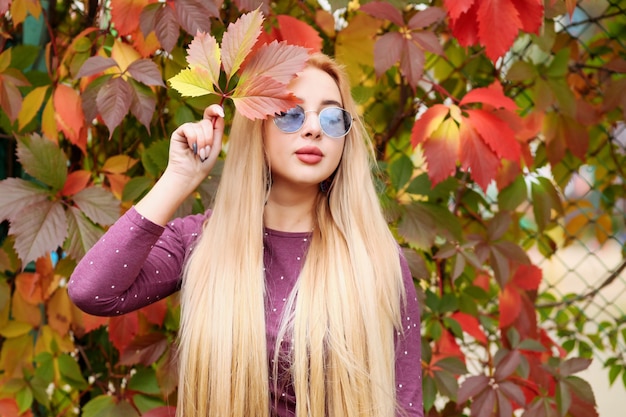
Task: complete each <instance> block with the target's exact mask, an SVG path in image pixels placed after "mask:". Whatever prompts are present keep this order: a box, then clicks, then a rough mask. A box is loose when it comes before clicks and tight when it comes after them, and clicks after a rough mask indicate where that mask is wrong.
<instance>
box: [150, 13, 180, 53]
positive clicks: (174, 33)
mask: <svg viewBox="0 0 626 417" xmlns="http://www.w3.org/2000/svg"><path fill="white" fill-rule="evenodd" d="M155 20H156V23H155V25H154V32H155V34H156V37H157V39H158V40H159V42H160V43H161V46H162V47H163V49H164V50H165V51H166V52H172V49H174V46H176V42H177V41H178V36H179V35H180V29H179V25H178V20H177V19H176V13H175V12H174V10H172V8H171V7H169V6H165V7H161V8H160V9H159V10H158V11H157V13H156V18H155Z"/></svg>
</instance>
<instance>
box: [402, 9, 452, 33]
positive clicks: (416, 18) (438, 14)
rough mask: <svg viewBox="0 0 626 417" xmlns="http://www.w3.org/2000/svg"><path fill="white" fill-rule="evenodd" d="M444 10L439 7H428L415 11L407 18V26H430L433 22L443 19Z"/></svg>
mask: <svg viewBox="0 0 626 417" xmlns="http://www.w3.org/2000/svg"><path fill="white" fill-rule="evenodd" d="M445 17H446V12H445V10H443V9H442V8H440V7H429V8H428V9H425V10H422V11H420V12H417V13H415V14H414V15H413V17H412V18H411V19H410V20H409V23H408V25H407V26H408V27H409V28H410V29H421V28H425V27H426V26H430V25H432V24H433V23H435V22H438V21H440V20H443V19H444V18H445Z"/></svg>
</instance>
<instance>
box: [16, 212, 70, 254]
mask: <svg viewBox="0 0 626 417" xmlns="http://www.w3.org/2000/svg"><path fill="white" fill-rule="evenodd" d="M9 233H10V234H12V235H14V236H15V250H16V252H17V254H18V256H19V257H20V259H21V260H22V262H23V263H24V264H27V263H28V262H30V261H34V260H36V259H37V258H39V257H41V256H43V255H46V254H48V253H50V252H52V251H55V250H57V248H59V247H60V246H61V245H62V244H63V241H64V240H65V237H66V236H67V217H66V215H65V211H64V210H63V204H62V203H61V202H53V201H46V202H43V203H41V204H38V205H36V206H29V207H28V209H26V210H24V212H23V215H22V216H19V217H17V218H16V219H14V220H13V221H12V222H11V227H10V229H9Z"/></svg>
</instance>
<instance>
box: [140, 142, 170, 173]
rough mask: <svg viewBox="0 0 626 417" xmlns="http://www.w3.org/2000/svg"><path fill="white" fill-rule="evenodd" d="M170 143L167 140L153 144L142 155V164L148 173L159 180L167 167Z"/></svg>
mask: <svg viewBox="0 0 626 417" xmlns="http://www.w3.org/2000/svg"><path fill="white" fill-rule="evenodd" d="M169 149H170V143H169V141H167V140H159V141H155V142H152V144H151V145H150V147H148V149H146V150H145V151H144V152H143V153H142V155H141V163H142V164H143V166H144V168H145V169H146V171H148V173H150V174H151V175H152V176H153V177H154V178H157V177H159V176H160V175H161V173H163V171H164V170H165V167H166V166H167V161H168V157H169Z"/></svg>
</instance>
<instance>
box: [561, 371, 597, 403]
mask: <svg viewBox="0 0 626 417" xmlns="http://www.w3.org/2000/svg"><path fill="white" fill-rule="evenodd" d="M565 383H566V384H567V386H568V387H569V388H570V389H571V390H572V394H574V395H575V396H576V397H578V398H580V399H581V400H583V401H585V402H587V403H589V404H595V403H596V398H595V395H594V394H593V389H592V388H591V385H590V384H589V382H587V381H585V380H584V379H582V378H579V377H577V376H569V377H567V379H565Z"/></svg>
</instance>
